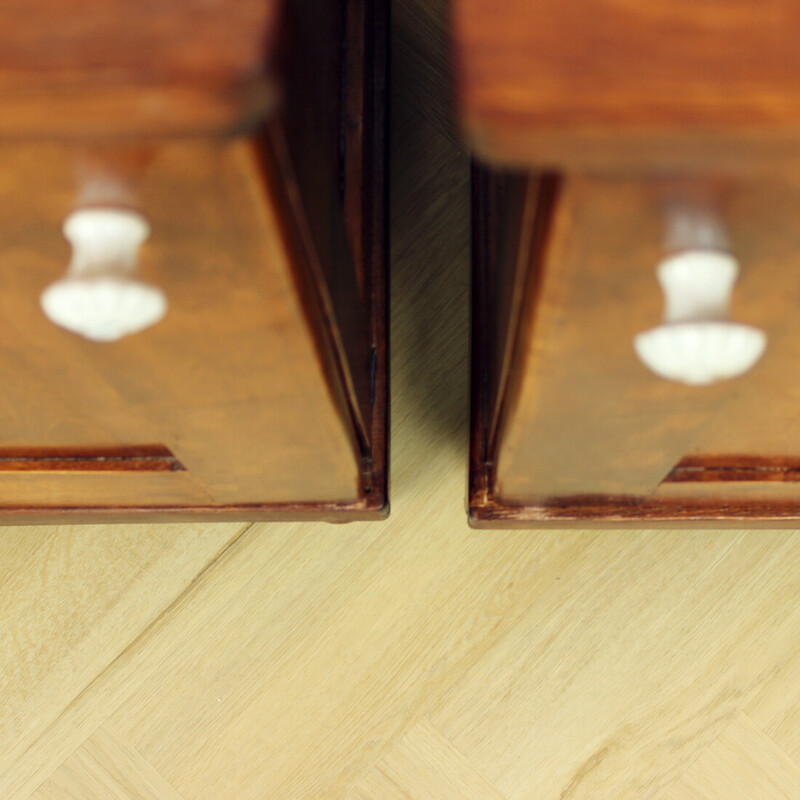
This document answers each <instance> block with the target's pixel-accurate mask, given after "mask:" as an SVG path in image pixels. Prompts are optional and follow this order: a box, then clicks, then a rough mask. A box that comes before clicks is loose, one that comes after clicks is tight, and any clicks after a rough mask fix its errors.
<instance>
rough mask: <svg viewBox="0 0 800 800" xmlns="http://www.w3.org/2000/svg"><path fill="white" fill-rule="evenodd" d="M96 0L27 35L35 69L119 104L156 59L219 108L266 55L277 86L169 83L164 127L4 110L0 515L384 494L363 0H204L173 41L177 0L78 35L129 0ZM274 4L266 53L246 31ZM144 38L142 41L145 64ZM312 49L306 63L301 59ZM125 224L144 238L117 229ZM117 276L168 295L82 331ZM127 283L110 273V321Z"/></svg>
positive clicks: (372, 88) (379, 174) (321, 508)
mask: <svg viewBox="0 0 800 800" xmlns="http://www.w3.org/2000/svg"><path fill="white" fill-rule="evenodd" d="M45 5H46V4H45ZM106 5H108V6H109V8H105V7H103V8H101V9H97V10H96V12H97V13H94V14H91V15H90V14H86V16H85V18H84V16H82V15H79V20H78V21H79V22H81V21H82V24H77V23H76V27H74V28H71V29H70V32H69V34H68V35H65V36H64V37H59V36H55V41H56V42H58V43H60V44H59V47H61V49H60V50H58V52H56V53H55V54H52V58H50V57H48V55H47V54H43V53H39V54H36V53H34V54H33V55H31V58H32V59H33V61H34V62H35V63H37V64H39V65H40V67H41V70H42V74H43V75H45V74H46V75H50V72H51V71H52V73H53V75H54V76H58V77H59V79H63V80H67V79H69V80H74V82H75V85H76V86H78V87H84V88H86V89H87V91H88V96H92V87H94V86H95V85H96V84H97V85H102V84H103V83H104V81H105V80H106V79H107V80H108V86H106V88H107V89H108V88H109V87H112V88H113V89H114V92H116V96H117V98H118V100H119V101H120V103H121V104H122V105H123V106H124V107H125V109H126V114H134V115H135V114H136V113H138V112H137V110H136V109H137V108H138V107H139V105H141V104H142V103H144V104H145V105H146V104H147V103H146V101H147V97H148V96H150V95H148V91H149V89H148V86H150V84H149V83H148V81H149V80H150V79H151V78H152V80H153V81H154V84H153V85H155V84H157V85H158V86H159V87H160V89H159V91H160V90H161V89H164V91H165V92H167V95H170V93H171V92H172V91H173V89H175V90H178V89H182V88H188V89H189V90H190V91H191V92H199V95H198V96H202V98H203V99H202V102H201V106H202V108H204V109H205V110H207V111H208V110H210V111H212V112H213V113H214V114H216V111H214V109H213V108H212V104H211V103H210V100H209V96H208V92H210V91H212V89H213V88H214V87H218V88H219V87H220V86H222V85H223V84H224V85H225V86H227V87H228V89H230V87H231V86H233V85H234V84H235V85H236V86H239V85H240V83H241V82H242V81H244V82H247V81H248V80H250V79H253V80H255V81H256V83H261V82H263V81H262V78H263V80H264V81H266V80H267V78H268V79H269V80H270V81H273V82H274V85H275V86H277V87H279V89H280V97H279V98H278V99H276V102H275V104H274V105H272V106H270V107H267V106H258V107H257V108H256V107H253V108H251V109H250V111H248V112H247V113H245V114H244V116H242V115H241V114H240V113H239V112H240V111H241V109H239V111H237V112H236V114H227V112H226V114H227V116H224V121H223V117H218V118H217V117H215V119H216V120H217V122H215V123H214V125H213V126H210V127H209V126H207V125H205V124H204V123H203V124H201V123H200V122H198V120H197V119H196V118H194V117H192V115H191V114H188V115H186V114H185V113H184V112H187V111H191V109H188V108H180V107H178V106H176V107H175V109H174V111H175V116H174V119H175V120H178V119H179V120H180V126H178V127H171V125H166V126H159V125H151V124H150V122H147V121H144V122H143V121H142V119H138V121H136V120H133V119H132V118H126V119H125V120H124V124H123V122H120V121H119V120H116V121H114V120H113V119H112V121H113V122H114V124H116V123H117V122H120V126H119V129H118V130H117V129H114V130H112V129H111V128H109V127H108V126H104V125H103V124H100V123H99V122H98V120H92V118H91V116H90V117H87V118H83V119H82V121H81V127H80V130H78V129H76V128H74V127H71V122H70V119H69V118H67V117H63V118H61V117H59V116H58V114H56V116H55V117H54V119H53V120H52V125H49V126H44V127H41V128H39V129H37V131H36V132H34V131H30V136H28V137H27V139H26V140H23V139H19V138H18V137H15V136H13V135H10V134H9V131H7V130H6V129H5V128H3V127H2V126H1V125H0V209H2V214H1V215H0V260H1V262H0V263H2V265H3V269H2V270H1V271H0V283H1V284H2V286H0V315H1V316H2V319H3V322H4V327H5V330H6V335H5V336H4V337H3V338H2V341H0V374H2V375H3V376H4V381H3V382H4V391H3V405H2V409H0V517H2V518H4V519H7V520H14V521H23V522H24V521H37V520H40V519H42V520H52V519H84V518H85V519H89V520H95V519H124V518H127V517H136V518H143V517H144V518H153V519H156V518H158V519H160V518H165V519H174V518H182V517H187V516H197V515H200V516H206V517H209V518H220V519H222V518H240V519H256V518H270V519H283V518H305V517H321V518H324V519H331V520H337V521H339V520H342V521H344V520H347V519H360V518H371V517H379V516H382V515H384V514H385V513H386V483H385V462H384V457H385V449H386V448H385V433H386V427H385V411H386V393H385V386H386V382H385V377H384V376H385V369H386V360H385V329H384V325H385V315H384V304H385V288H384V287H385V283H384V282H385V273H384V263H385V262H384V253H385V239H384V228H383V226H384V193H383V188H384V184H383V159H382V141H383V139H384V129H383V109H382V105H381V103H382V97H383V91H384V86H383V79H382V75H383V71H382V70H383V67H382V64H383V60H382V59H383V55H384V52H385V51H384V48H383V42H384V37H385V33H386V27H385V16H384V14H383V10H382V8H381V4H376V5H375V6H374V7H373V5H372V4H368V3H361V2H358V3H354V4H351V7H349V8H348V13H347V14H345V13H344V5H343V4H338V3H332V4H328V5H327V6H326V7H325V9H324V10H322V11H320V10H319V9H315V8H312V6H313V5H314V4H311V3H298V4H293V5H292V8H291V10H290V11H287V12H286V13H281V15H280V18H277V17H276V18H275V19H273V10H274V9H275V8H277V5H278V4H275V3H272V4H270V3H265V4H249V3H243V4H241V6H238V7H237V9H234V10H233V11H232V13H231V16H230V18H225V19H222V20H218V23H219V24H218V25H216V26H215V25H212V22H213V19H212V18H214V14H215V12H214V9H211V8H210V7H209V8H208V9H206V11H205V12H203V13H199V16H198V17H196V18H194V19H193V20H188V21H187V24H188V25H189V29H190V30H194V31H195V32H196V33H197V37H198V39H197V41H196V42H195V45H196V46H197V47H200V46H201V45H202V47H205V48H206V51H207V55H208V59H209V60H208V62H207V63H206V62H203V61H202V59H200V58H199V55H198V53H197V52H196V51H195V50H194V49H193V47H194V45H193V46H188V45H187V46H181V45H180V43H179V42H176V43H175V44H176V48H175V49H174V50H172V51H170V50H169V49H168V48H167V47H166V45H167V43H168V42H170V41H172V37H173V34H174V33H175V31H174V30H173V28H175V26H176V25H178V21H180V19H182V18H183V17H182V15H185V12H186V11H187V9H188V8H189V6H190V5H191V4H186V3H167V4H165V5H164V7H163V8H162V9H160V10H159V11H158V12H157V13H154V15H152V16H149V17H147V22H146V23H143V25H144V27H143V28H142V29H138V28H137V29H136V30H131V31H127V32H122V33H121V38H120V42H121V44H120V47H121V48H122V51H123V52H121V53H113V52H108V51H107V50H104V49H103V48H102V47H100V49H99V50H96V48H97V47H98V38H97V37H98V33H99V32H102V30H103V24H104V23H103V20H106V22H108V24H109V25H111V26H112V27H114V25H116V24H117V23H116V21H115V20H116V19H117V18H116V17H115V16H114V14H112V13H111V12H112V11H113V10H114V9H117V10H119V9H118V7H120V6H124V5H125V3H122V2H117V0H113V2H109V3H108V4H106ZM223 5H225V4H223ZM112 7H113V8H112ZM215 8H216V6H215ZM256 11H258V14H257V15H256V16H258V20H257V22H258V24H257V25H256V24H255V22H254V21H253V20H252V19H251V20H250V23H247V20H248V19H250V17H252V16H253V14H256ZM106 12H108V15H107V16H108V19H106V17H105V16H104V14H106ZM248 15H249V16H248ZM112 23H113V25H112ZM161 23H163V25H162V24H161ZM168 23H169V24H168ZM246 23H247V24H246ZM137 24H138V23H137ZM147 26H150V27H147ZM273 26H277V27H275V30H279V31H280V33H281V35H282V36H283V37H285V41H286V43H287V45H288V46H287V47H286V48H285V50H286V52H284V53H283V54H281V55H280V58H278V56H275V57H274V58H273V57H272V55H270V54H269V53H268V52H265V51H264V42H263V41H262V40H261V39H260V38H259V40H258V45H257V46H256V42H255V37H256V33H258V36H259V37H260V35H261V33H263V32H264V31H265V30H268V31H272V30H273ZM178 27H180V26H179V25H178ZM212 28H216V29H217V35H216V38H215V36H214V35H212V34H211V29H212ZM26 30H27V29H26ZM29 33H31V36H33V33H34V30H33V29H31V30H30V31H29ZM206 35H208V36H210V39H209V41H207V42H204V38H203V37H204V36H206ZM137 37H138V38H137ZM84 38H85V39H86V42H87V43H88V44H87V45H86V48H85V49H84V50H81V48H80V47H78V45H79V44H80V43H81V42H82V41H83V40H84ZM272 38H274V37H273V36H272V34H270V37H268V39H269V42H271V41H272ZM23 39H24V37H23ZM139 40H142V41H151V42H152V43H154V48H155V49H154V51H153V54H152V57H153V63H152V64H150V65H149V67H148V66H147V65H144V64H143V63H142V61H141V59H140V58H138V57H137V56H136V54H135V53H134V52H132V50H131V48H133V44H131V42H134V41H139ZM245 40H246V41H245ZM21 41H22V40H21ZM242 42H244V43H245V44H247V43H248V42H249V43H250V44H249V45H248V46H247V47H244V48H241V47H239V45H241V44H242ZM269 42H268V43H269ZM237 43H238V44H237ZM162 44H163V45H164V47H163V48H162V47H161V45H162ZM251 45H252V46H251ZM345 45H346V46H345ZM93 48H94V49H93ZM310 52H311V53H314V54H315V57H316V58H317V60H318V63H321V64H324V65H325V67H326V69H325V70H323V71H322V72H320V73H315V74H310V73H309V71H308V69H307V68H306V67H305V62H306V59H307V57H308V53H310ZM92 53H94V54H95V55H96V56H97V61H98V63H97V64H94V63H93V62H92V57H93V56H92ZM23 55H24V56H26V57H27V55H30V54H27V53H24V54H22V55H20V57H19V58H16V56H15V59H16V60H14V59H12V61H13V63H9V65H7V66H8V70H7V72H5V73H4V72H3V71H2V65H0V94H1V93H2V89H3V79H6V78H7V79H8V81H9V82H10V83H13V85H14V86H17V87H19V86H20V85H22V83H20V81H23V78H24V76H25V67H26V64H27V61H25V58H23V57H22V56H23ZM90 56H92V57H90ZM73 57H74V59H75V65H74V66H75V69H74V70H73V71H72V72H70V71H68V70H67V69H66V67H65V66H64V64H63V63H62V61H63V60H64V59H66V60H67V61H69V60H70V58H73ZM251 61H252V63H253V64H254V65H255V66H254V67H253V68H252V69H250V67H248V64H249V63H250V62H251ZM51 62H52V63H51ZM162 62H163V63H162ZM251 66H252V65H251ZM173 67H174V69H173ZM148 70H149V71H148ZM262 72H263V75H262ZM234 77H235V80H234ZM23 83H24V81H23ZM42 86H43V87H44V88H48V87H50V88H52V84H51V83H50V82H45V83H43V84H42ZM143 87H144V88H143ZM48 90H49V89H48ZM104 91H105V90H104ZM109 91H110V89H109ZM114 92H111V93H112V94H114ZM167 95H164V96H165V97H166V96H167ZM170 96H171V95H170ZM103 109H104V114H105V116H106V117H108V118H113V116H114V114H113V112H114V104H113V103H110V102H107V100H103ZM248 115H249V116H248ZM167 116H168V117H169V115H167ZM209 119H210V118H209ZM354 122H357V124H353V123H354ZM139 123H142V124H139ZM145 123H146V124H145ZM217 123H219V124H217ZM245 123H246V124H245ZM112 127H113V126H112ZM76 131H77V132H78V133H79V134H80V135H76ZM26 133H27V132H26ZM188 134H191V135H188ZM77 219H79V220H80V223H79V222H76V220H77ZM65 221H66V224H65ZM115 226H116V227H115ZM125 226H128V227H127V228H126V227H125ZM131 226H133V228H131ZM137 226H138V227H137ZM123 229H124V230H127V233H125V232H124V230H123ZM132 229H133V230H134V231H138V233H136V232H134V234H133V239H137V236H138V237H139V239H143V240H144V241H143V243H140V242H139V240H138V239H137V240H136V242H135V243H134V244H131V241H132V240H130V241H128V242H127V244H125V241H127V240H125V236H129V234H130V231H131V230H132ZM110 231H111V232H110ZM115 237H116V238H115ZM120 237H122V238H120ZM68 239H69V240H70V241H68ZM71 246H72V250H71ZM123 251H124V254H123ZM134 263H135V272H131V271H130V267H131V265H133V264H134ZM68 265H69V269H68ZM123 267H124V270H127V271H126V272H125V274H124V275H122V273H121V272H119V270H122V268H123ZM111 271H113V272H114V275H113V276H112V277H108V275H110V274H111ZM107 272H108V274H107ZM118 272H119V274H118ZM101 278H102V280H101ZM134 280H135V282H136V286H137V287H140V288H141V287H145V288H144V289H141V291H146V292H151V293H152V294H153V295H155V296H160V297H162V298H165V299H166V313H165V314H164V315H163V318H161V319H159V316H160V313H159V314H154V315H153V318H152V319H150V320H149V322H148V324H147V325H144V326H143V327H142V328H141V329H140V330H138V332H133V333H132V334H131V335H124V336H121V337H120V338H114V337H115V336H116V335H117V333H118V332H117V333H115V334H114V335H113V336H108V337H105V333H103V331H102V330H101V331H100V334H98V333H97V331H96V330H95V329H93V328H92V325H94V324H95V323H92V322H91V318H92V314H95V313H96V310H97V307H98V305H97V303H95V300H94V299H91V298H95V297H96V296H97V292H98V291H99V289H98V288H97V287H98V286H99V285H100V284H102V286H103V287H106V286H107V285H112V284H113V286H112V288H113V291H115V292H116V288H115V287H117V286H118V285H119V284H120V282H125V286H126V287H128V286H129V284H130V282H131V281H134ZM115 281H116V283H115ZM54 286H56V287H61V288H62V289H63V287H64V286H66V287H67V289H68V290H69V291H67V289H64V291H63V292H62V295H63V296H62V295H59V298H60V299H59V301H58V302H60V303H62V305H63V306H64V308H61V307H60V306H58V305H57V304H56V306H53V303H52V302H50V300H52V296H53V295H52V287H54ZM78 286H79V288H76V287H78ZM105 290H106V289H105V288H103V291H105ZM137 291H139V289H137ZM70 292H71V294H70ZM76 292H77V295H76V294H75V293H76ZM92 292H94V294H92ZM43 293H45V294H43ZM133 296H134V295H133V294H131V293H128V294H124V295H123V294H119V293H118V295H114V297H115V298H116V299H115V300H114V303H115V304H116V305H114V306H113V309H114V313H115V314H117V316H116V317H115V319H116V321H117V322H118V321H119V316H120V314H121V313H122V312H121V311H120V309H121V308H122V305H121V304H124V303H129V302H130V303H132V302H133V300H131V297H133ZM148 296H149V295H148ZM76 297H77V298H78V299H77V300H76V299H75V298H76ZM48 298H50V299H48ZM64 298H66V299H64ZM120 298H122V299H120ZM53 302H55V301H53ZM76 302H80V303H81V304H82V305H80V307H78V306H70V305H69V304H70V303H73V304H74V303H76ZM104 302H105V301H104ZM92 304H94V305H92ZM100 305H102V304H100ZM76 308H78V310H79V312H80V313H78V317H79V319H78V322H77V324H72V322H71V321H70V320H71V317H70V314H72V315H73V316H74V315H75V314H76V313H77V312H76ZM137 308H139V311H141V308H140V307H137ZM118 312H119V313H118ZM104 313H105V312H104ZM125 313H127V312H125ZM131 313H133V312H131ZM134 316H135V315H134ZM87 319H89V322H87ZM101 322H102V320H101ZM97 324H100V323H97ZM103 324H105V323H103ZM106 333H107V331H106ZM104 337H105V338H108V339H113V340H107V341H105V340H102V339H103V338H104ZM98 339H99V340H98Z"/></svg>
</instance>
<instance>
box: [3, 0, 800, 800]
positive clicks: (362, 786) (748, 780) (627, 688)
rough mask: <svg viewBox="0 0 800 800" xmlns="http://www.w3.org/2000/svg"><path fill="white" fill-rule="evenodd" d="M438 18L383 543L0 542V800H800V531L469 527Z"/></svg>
mask: <svg viewBox="0 0 800 800" xmlns="http://www.w3.org/2000/svg"><path fill="white" fill-rule="evenodd" d="M441 14H442V11H441V7H440V5H439V4H438V3H431V2H430V0H398V5H397V7H396V13H395V28H396V42H395V53H394V74H395V80H394V83H395V105H394V112H393V113H394V134H393V136H394V147H395V153H396V154H395V161H394V169H393V173H394V196H393V204H394V206H393V227H394V274H393V292H394V294H393V325H394V339H393V345H394V352H393V363H392V381H393V390H392V391H393V422H392V436H393V441H392V470H393V473H392V476H393V480H392V516H391V518H390V520H389V521H388V522H386V523H375V524H372V523H370V524H354V525H349V526H324V525H309V524H275V525H263V524H262V525H252V526H248V525H244V524H243V525H236V524H225V525H219V524H218V525H149V526H135V527H94V528H91V527H72V528H70V527H50V528H44V527H43V528H27V529H23V528H16V529H15V528H7V529H2V530H0V598H1V599H2V602H0V800H27V799H28V798H33V799H34V800H121V799H124V800H129V799H130V800H228V798H231V800H233V799H234V798H235V800H250V799H251V798H252V799H253V800H255V799H256V798H257V799H258V800H262V799H263V798H280V799H283V798H287V799H288V800H305V799H306V798H342V799H343V800H400V799H401V798H402V799H403V800H461V799H462V798H463V799H464V800H467V799H469V800H502V799H504V800H522V798H526V800H559V799H560V800H586V799H588V798H592V800H598V799H599V800H627V798H635V799H636V800H639V799H640V798H641V799H642V800H644V798H657V799H658V800H711V798H720V799H722V798H724V800H772V799H773V798H800V534H798V533H794V532H785V531H784V532H776V533H773V532H769V531H733V532H724V533H717V532H708V531H706V532H694V531H687V530H675V531H661V532H639V531H628V532H603V531H594V532H585V531H569V532H568V531H564V532H559V531H556V532H546V533H526V532H513V533H510V532H499V533H485V532H484V533H478V532H474V531H470V530H469V529H468V528H467V525H466V518H465V511H464V500H463V498H464V491H465V480H466V478H465V465H466V412H467V347H468V331H467V321H468V241H469V230H468V208H467V201H468V163H467V160H466V158H465V156H464V155H463V153H461V152H460V151H459V149H458V148H457V146H456V145H455V142H454V137H453V133H452V129H451V127H450V122H449V114H448V109H447V103H446V98H447V86H446V80H445V77H444V70H443V64H444V63H445V57H444V51H443V44H442V42H443V39H442V31H441V25H440V22H441V20H440V17H441Z"/></svg>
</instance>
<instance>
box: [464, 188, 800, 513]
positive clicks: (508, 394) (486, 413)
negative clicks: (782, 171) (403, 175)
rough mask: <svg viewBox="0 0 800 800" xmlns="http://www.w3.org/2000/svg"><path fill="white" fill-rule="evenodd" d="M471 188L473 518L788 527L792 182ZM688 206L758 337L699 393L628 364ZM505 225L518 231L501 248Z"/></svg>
mask: <svg viewBox="0 0 800 800" xmlns="http://www.w3.org/2000/svg"><path fill="white" fill-rule="evenodd" d="M478 183H479V187H480V191H479V192H478V197H479V217H480V219H481V221H482V225H483V228H482V230H481V231H479V247H478V248H477V251H476V264H475V267H476V300H475V303H476V307H475V313H476V341H477V342H478V344H477V345H476V350H475V359H476V372H475V381H476V384H475V392H476V394H475V416H474V420H473V425H474V429H473V436H474V440H473V486H472V492H473V495H472V496H473V503H474V504H475V505H474V509H477V511H476V513H477V515H478V516H479V518H484V520H485V521H490V520H494V521H496V522H498V523H500V522H501V521H502V524H508V523H509V521H512V522H513V521H514V520H517V521H520V522H522V524H531V523H535V522H547V521H548V520H549V521H551V522H553V523H555V524H559V523H563V522H565V521H568V520H570V519H572V520H578V519H583V520H590V519H593V520H599V521H601V522H606V523H608V522H614V521H624V520H625V519H631V520H634V519H635V520H636V521H637V524H638V523H641V522H642V521H648V520H650V521H667V520H672V521H675V520H678V519H692V520H693V521H702V520H713V521H714V523H715V524H717V523H718V522H719V521H720V520H722V519H728V520H730V519H738V520H740V521H743V520H747V521H748V524H750V522H752V521H754V520H756V519H758V518H764V517H766V518H768V519H770V520H771V522H773V523H774V522H775V521H776V520H778V521H783V522H787V523H789V524H794V521H795V520H796V518H797V514H798V508H800V505H799V501H800V483H798V479H799V478H800V473H798V458H797V457H798V454H800V423H798V415H797V413H796V409H797V406H798V401H800V382H798V381H797V378H796V370H795V369H794V366H795V364H797V363H798V361H797V359H798V358H799V357H800V322H798V315H797V314H796V311H795V310H796V308H797V306H798V301H800V280H798V275H800V237H799V236H798V234H797V227H796V225H795V224H794V221H793V220H794V215H795V209H796V208H797V205H798V202H800V181H797V180H794V179H792V178H791V177H785V178H783V179H771V180H768V179H760V180H753V181H747V180H744V181H743V180H734V179H729V180H723V179H714V180H698V179H693V180H688V181H687V180H686V179H681V180H665V179H641V178H640V179H635V178H609V177H602V178H601V177H594V178H593V177H587V176H583V177H579V176H564V177H561V178H555V177H545V178H541V177H540V178H535V177H532V176H525V175H504V176H501V175H498V174H494V175H492V176H489V175H488V174H486V173H482V174H481V175H480V176H479V179H478ZM698 196H702V197H703V198H704V202H705V203H707V204H712V205H713V206H714V213H715V215H716V216H717V218H718V220H719V224H720V226H721V227H724V230H725V231H726V233H727V246H728V248H729V250H730V252H731V253H732V254H733V255H735V257H736V259H737V261H738V262H739V264H740V268H741V271H740V274H739V278H738V281H737V282H736V285H735V290H734V293H733V303H732V315H733V317H734V318H735V320H736V321H737V323H740V324H743V325H747V326H751V327H752V328H754V329H757V330H758V331H763V333H764V334H765V335H766V348H765V350H764V352H763V356H762V357H761V358H760V359H758V360H757V361H756V363H755V364H754V365H752V367H751V368H750V369H748V370H747V371H745V372H744V373H743V374H741V375H738V376H737V377H735V378H732V379H730V380H721V381H719V382H713V383H710V384H709V385H687V384H686V383H683V382H680V381H677V380H667V379H665V378H664V377H662V376H660V375H658V374H655V373H654V372H653V371H652V370H651V369H648V367H647V366H646V365H645V364H644V363H643V362H642V360H641V358H640V357H639V356H638V355H637V352H636V347H635V342H636V339H637V336H638V335H639V334H640V333H641V332H643V331H646V330H648V329H652V328H653V327H654V326H656V325H658V324H659V322H660V321H661V317H662V309H663V305H664V297H663V293H662V288H661V287H660V286H659V283H658V281H657V279H656V266H657V265H658V263H659V261H660V260H662V259H663V258H664V248H665V231H664V229H665V220H666V214H667V210H668V209H669V208H671V207H672V204H673V202H674V200H675V198H676V197H682V198H684V199H685V198H687V197H693V198H694V201H695V203H696V202H697V198H698ZM498 219H505V220H509V219H511V220H516V223H515V224H516V229H512V228H509V229H508V232H507V235H506V240H505V242H506V243H505V245H504V243H503V242H504V240H503V239H501V238H500V237H498V236H497V235H496V232H497V230H498V229H499V227H500V226H499V225H498V224H497V220H498ZM489 231H493V232H495V235H494V236H490V235H489ZM482 515H483V516H482Z"/></svg>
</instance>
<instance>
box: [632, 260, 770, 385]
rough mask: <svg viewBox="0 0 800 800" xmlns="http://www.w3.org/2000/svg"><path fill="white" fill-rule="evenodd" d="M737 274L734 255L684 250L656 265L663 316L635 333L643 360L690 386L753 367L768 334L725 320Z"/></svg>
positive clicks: (708, 382) (726, 376) (656, 371)
mask: <svg viewBox="0 0 800 800" xmlns="http://www.w3.org/2000/svg"><path fill="white" fill-rule="evenodd" d="M738 274H739V265H738V262H737V261H736V259H735V258H733V256H731V255H729V254H728V253H726V252H722V251H718V250H702V249H698V250H687V251H685V252H682V253H678V254H677V255H673V256H670V257H668V258H666V259H664V261H662V262H661V264H660V265H659V267H658V280H659V283H660V284H661V288H662V289H663V291H664V296H665V301H666V304H665V310H664V322H663V324H661V325H659V326H658V327H657V328H652V329H651V330H648V331H644V332H643V333H640V334H638V335H637V336H636V338H635V340H634V347H635V348H636V353H637V354H638V356H639V358H640V359H641V360H642V362H643V363H644V364H645V365H646V366H647V367H649V368H650V369H651V370H652V371H653V372H655V373H656V374H657V375H660V376H661V377H662V378H667V379H669V380H673V381H679V382H681V383H686V384H689V385H692V386H702V385H705V384H710V383H715V382H717V381H721V380H726V379H728V378H735V377H737V376H739V375H742V374H743V373H745V372H747V371H748V370H749V369H751V368H752V367H753V366H754V365H755V364H756V362H757V361H758V360H759V359H760V358H761V356H762V354H763V353H764V349H765V347H766V344H767V337H766V334H765V333H764V332H763V331H761V330H759V329H758V328H754V327H752V326H750V325H741V324H739V323H736V322H731V321H730V320H729V318H728V317H729V311H728V308H729V304H730V297H731V291H732V289H733V285H734V283H735V282H736V278H737V276H738Z"/></svg>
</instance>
